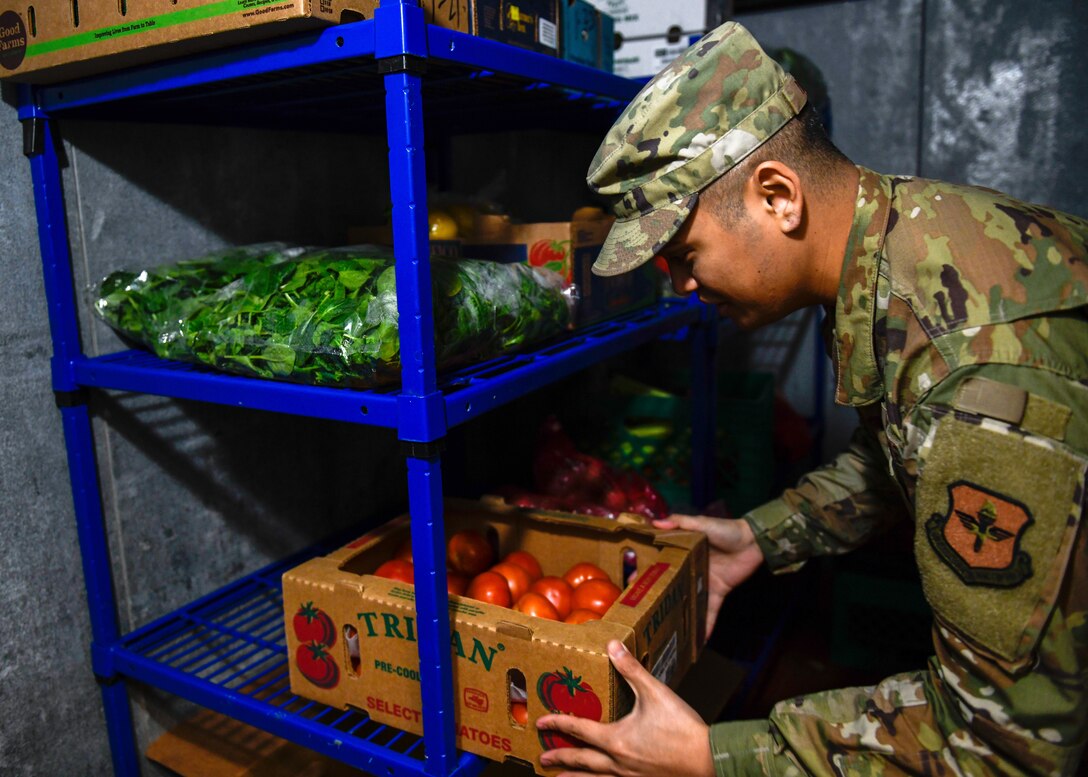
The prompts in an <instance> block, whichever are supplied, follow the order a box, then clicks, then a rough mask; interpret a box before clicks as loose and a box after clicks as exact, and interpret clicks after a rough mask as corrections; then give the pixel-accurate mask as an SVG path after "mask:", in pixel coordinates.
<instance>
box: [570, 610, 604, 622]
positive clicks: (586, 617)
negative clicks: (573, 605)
mask: <svg viewBox="0 0 1088 777" xmlns="http://www.w3.org/2000/svg"><path fill="white" fill-rule="evenodd" d="M600 619H601V614H600V613H599V612H594V611H593V610H572V611H571V613H570V615H568V616H567V617H566V618H564V619H563V623H585V622H586V621H599V620H600Z"/></svg>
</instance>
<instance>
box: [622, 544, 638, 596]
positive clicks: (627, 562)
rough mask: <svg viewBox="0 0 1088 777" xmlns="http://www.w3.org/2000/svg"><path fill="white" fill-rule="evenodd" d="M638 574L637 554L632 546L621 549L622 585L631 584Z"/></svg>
mask: <svg viewBox="0 0 1088 777" xmlns="http://www.w3.org/2000/svg"><path fill="white" fill-rule="evenodd" d="M637 574H638V554H637V553H636V552H635V549H634V548H624V549H623V587H624V588H626V587H627V586H629V585H631V581H632V580H634V579H635V576H636V575H637Z"/></svg>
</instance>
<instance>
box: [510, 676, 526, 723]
mask: <svg viewBox="0 0 1088 777" xmlns="http://www.w3.org/2000/svg"><path fill="white" fill-rule="evenodd" d="M506 686H507V688H508V689H509V692H508V694H509V698H508V699H507V702H506V711H507V714H508V715H509V716H510V725H511V726H513V727H514V728H525V727H526V726H527V725H529V707H528V704H529V695H528V693H526V691H525V675H524V674H522V672H521V670H520V669H510V670H508V671H507V673H506Z"/></svg>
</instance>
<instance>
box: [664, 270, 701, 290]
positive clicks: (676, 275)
mask: <svg viewBox="0 0 1088 777" xmlns="http://www.w3.org/2000/svg"><path fill="white" fill-rule="evenodd" d="M671 274H672V288H673V291H675V292H676V293H677V294H681V295H684V294H691V293H692V292H693V291H695V290H696V289H697V288H698V287H699V284H698V283H696V282H695V279H694V278H693V277H691V273H688V272H684V271H683V270H673V271H672V273H671Z"/></svg>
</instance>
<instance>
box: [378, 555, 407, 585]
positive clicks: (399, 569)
mask: <svg viewBox="0 0 1088 777" xmlns="http://www.w3.org/2000/svg"><path fill="white" fill-rule="evenodd" d="M414 570H415V567H414V566H413V565H412V562H411V561H405V560H404V559H400V558H391V559H389V560H388V561H386V562H385V563H384V564H382V565H381V566H380V567H378V568H377V569H375V570H374V574H375V575H377V576H378V577H385V578H388V579H390V580H400V581H401V582H402V583H412V582H414V581H415V577H414Z"/></svg>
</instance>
